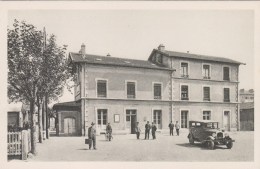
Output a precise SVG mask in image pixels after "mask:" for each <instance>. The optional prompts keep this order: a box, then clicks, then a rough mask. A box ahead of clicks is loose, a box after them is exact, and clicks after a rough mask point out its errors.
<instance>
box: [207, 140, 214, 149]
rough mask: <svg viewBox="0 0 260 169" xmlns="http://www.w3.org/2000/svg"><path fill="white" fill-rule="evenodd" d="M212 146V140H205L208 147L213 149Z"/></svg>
mask: <svg viewBox="0 0 260 169" xmlns="http://www.w3.org/2000/svg"><path fill="white" fill-rule="evenodd" d="M214 146H215V144H214V141H212V140H208V141H207V147H208V149H210V150H213V149H214Z"/></svg>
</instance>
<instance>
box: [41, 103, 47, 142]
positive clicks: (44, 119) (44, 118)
mask: <svg viewBox="0 0 260 169" xmlns="http://www.w3.org/2000/svg"><path fill="white" fill-rule="evenodd" d="M42 124H43V129H42V130H43V133H45V136H43V140H45V138H46V107H45V99H44V100H43V105H42Z"/></svg>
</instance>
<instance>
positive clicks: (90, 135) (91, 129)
mask: <svg viewBox="0 0 260 169" xmlns="http://www.w3.org/2000/svg"><path fill="white" fill-rule="evenodd" d="M94 126H95V123H93V122H92V123H91V127H89V128H88V138H89V139H90V140H91V141H90V144H89V149H90V150H91V147H92V142H93V148H94V150H96V149H97V148H96V129H95V127H94Z"/></svg>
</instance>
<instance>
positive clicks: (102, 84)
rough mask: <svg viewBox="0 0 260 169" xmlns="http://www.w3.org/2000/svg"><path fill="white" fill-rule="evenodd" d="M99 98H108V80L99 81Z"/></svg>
mask: <svg viewBox="0 0 260 169" xmlns="http://www.w3.org/2000/svg"><path fill="white" fill-rule="evenodd" d="M97 96H98V97H107V81H106V80H98V81H97Z"/></svg>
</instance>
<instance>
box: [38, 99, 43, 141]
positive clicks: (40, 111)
mask: <svg viewBox="0 0 260 169" xmlns="http://www.w3.org/2000/svg"><path fill="white" fill-rule="evenodd" d="M38 125H39V142H40V143H42V102H41V103H39V107H38Z"/></svg>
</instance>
